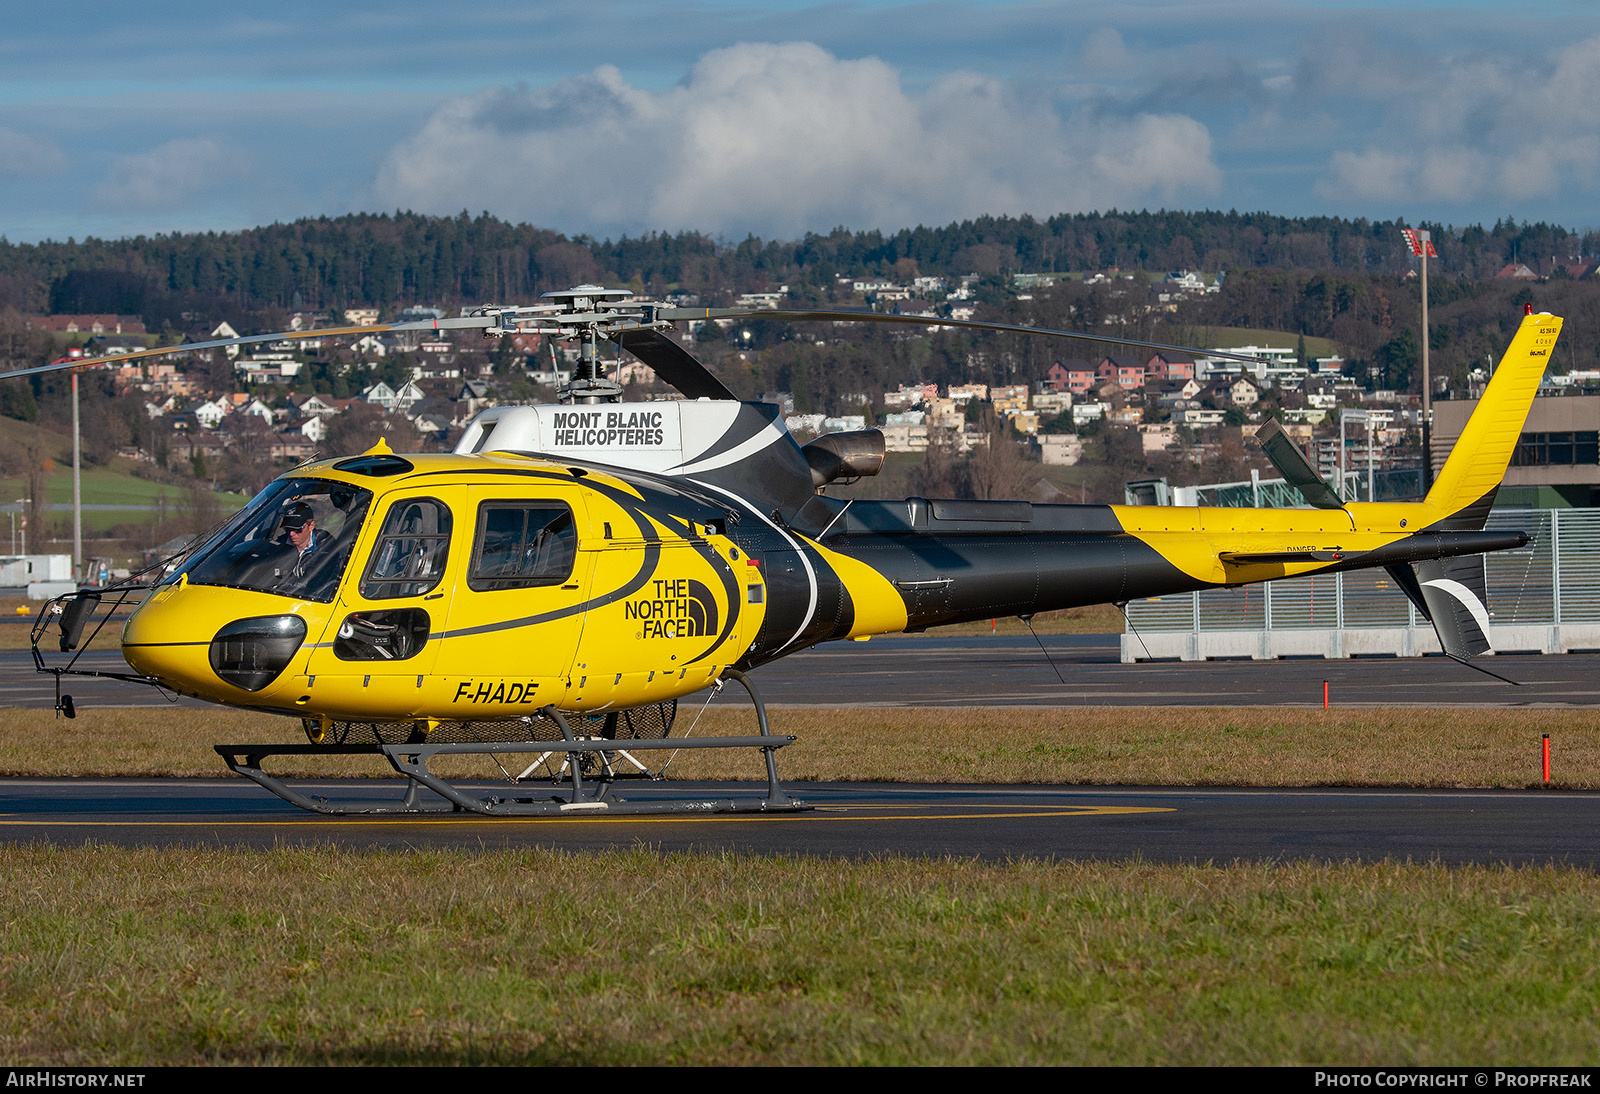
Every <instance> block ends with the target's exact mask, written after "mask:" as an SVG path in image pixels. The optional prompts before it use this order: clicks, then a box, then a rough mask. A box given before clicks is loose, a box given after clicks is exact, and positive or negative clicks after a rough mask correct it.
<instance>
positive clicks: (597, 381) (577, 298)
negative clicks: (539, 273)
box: [541, 285, 633, 404]
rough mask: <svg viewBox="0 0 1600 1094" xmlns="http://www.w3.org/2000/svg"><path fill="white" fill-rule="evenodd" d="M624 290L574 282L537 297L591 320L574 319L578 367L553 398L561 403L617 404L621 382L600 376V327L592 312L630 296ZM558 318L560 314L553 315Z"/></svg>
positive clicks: (619, 400) (620, 392)
mask: <svg viewBox="0 0 1600 1094" xmlns="http://www.w3.org/2000/svg"><path fill="white" fill-rule="evenodd" d="M632 295H633V293H631V292H629V291H628V290H627V289H606V288H602V287H601V286H599V285H578V286H576V287H574V288H571V289H562V290H561V291H559V292H547V293H545V294H544V295H543V296H542V297H541V299H544V300H553V301H555V302H556V303H557V304H558V305H560V306H561V307H562V311H563V312H564V313H568V314H571V315H573V316H574V317H575V318H576V317H577V316H588V317H589V318H590V320H591V321H589V322H583V321H581V320H579V321H576V322H574V323H573V325H574V326H575V327H576V328H577V334H578V368H577V371H576V372H575V373H573V376H572V379H571V380H570V381H568V382H567V383H565V384H563V385H562V386H561V390H560V391H559V392H557V398H559V399H560V400H561V401H562V402H563V403H590V404H592V403H620V402H621V401H622V385H621V384H619V383H617V381H615V380H611V379H607V378H606V377H605V376H602V375H601V369H602V367H603V366H602V365H601V364H600V330H599V325H598V324H597V323H596V322H593V321H592V320H593V318H594V314H593V313H595V312H597V311H600V310H601V309H603V308H605V306H606V305H607V304H609V303H611V302H612V301H616V300H623V299H626V298H627V297H630V296H632ZM557 318H558V319H559V318H560V317H559V316H557Z"/></svg>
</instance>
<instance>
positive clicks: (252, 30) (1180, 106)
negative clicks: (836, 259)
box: [0, 0, 1600, 241]
mask: <svg viewBox="0 0 1600 1094" xmlns="http://www.w3.org/2000/svg"><path fill="white" fill-rule="evenodd" d="M1597 190H1600V9H1597V8H1596V7H1595V6H1594V5H1592V4H1589V3H1558V2H1544V3H1533V4H1528V5H1523V6H1522V7H1521V8H1519V9H1518V11H1517V13H1516V14H1515V15H1512V14H1511V13H1510V9H1509V8H1508V7H1507V6H1505V5H1501V4H1489V3H1480V2H1467V0H1461V2H1456V3H1386V4H1375V3H1365V2H1344V0H1324V2H1319V3H1271V4H1269V3H1260V2H1254V0H1232V2H1229V0H1222V2H1215V3H1201V2H1190V3H1178V2H1164V0H1146V2H1134V3H1120V4H1107V3H1087V2H1076V0H1072V2H1059V3H1006V2H999V0H994V2H977V3H974V2H968V3H960V4H957V3H943V2H932V3H887V2H880V3H820V4H819V3H802V2H797V0H791V2H782V3H769V4H751V3H736V2H731V0H713V2H701V3H689V4H673V5H660V4H652V3H643V2H640V0H600V2H583V3H577V2H572V3H568V2H565V0H556V2H551V3H539V4H526V3H511V2H500V0H488V2H483V3H478V4H475V5H473V6H472V7H471V8H470V10H467V11H465V12H463V10H462V9H460V8H457V7H449V6H445V5H440V4H436V3H424V2H418V0H389V2H386V3H383V4H376V3H371V2H369V0H353V2H348V3H340V4H333V5H330V4H311V3H306V2H303V0H280V2H278V3H276V4H275V5H274V6H273V9H272V11H271V13H270V14H258V13H257V12H255V11H252V10H250V9H244V8H239V9H234V8H233V7H231V6H230V5H227V4H225V3H223V4H218V3H211V4H198V3H191V2H182V0H180V2H174V3H166V4H162V5H156V6H151V7H148V8H144V9H129V8H128V7H127V6H126V5H125V4H111V3H101V2H91V3H78V4H74V5H72V7H71V12H70V15H67V14H61V13H60V10H59V9H57V10H54V11H53V10H52V9H51V8H49V7H47V6H32V5H30V6H28V7H27V8H26V10H22V9H21V8H20V6H19V10H15V11H13V12H10V13H8V25H7V33H6V35H5V36H4V38H3V40H0V235H4V236H5V237H6V238H8V239H11V240H13V241H31V240H38V239H43V238H56V239H64V238H67V237H69V236H70V237H76V238H80V239H81V238H83V237H84V236H88V235H96V236H101V237H118V236H124V235H132V234H138V233H154V232H167V231H190V230H200V229H218V230H226V229H234V228H242V227H249V226H252V225H256V224H262V223H268V222H271V221H275V220H292V219H295V218H297V217H301V216H311V215H319V214H337V213H342V212H347V211H351V210H357V209H365V210H386V209H395V208H409V209H416V210H419V211H424V212H433V213H454V212H458V211H460V210H461V209H463V208H466V209H469V210H471V211H472V212H474V213H476V212H478V211H480V210H484V209H487V210H488V211H490V212H492V213H495V214H497V215H499V216H502V217H506V218H509V219H513V220H526V221H531V222H533V223H536V224H540V225H542V226H545V227H549V228H552V229H555V230H558V231H562V232H567V233H578V232H589V233H593V234H596V235H601V236H613V237H614V236H616V235H619V234H621V233H624V232H627V233H632V234H637V233H639V232H642V231H647V230H650V229H668V230H677V229H684V228H694V229H699V230H703V231H708V232H712V233H714V234H719V235H723V236H726V237H728V238H740V237H742V236H743V235H745V234H746V233H752V232H753V233H755V234H757V235H760V236H763V237H769V238H770V237H792V236H795V235H798V234H800V233H802V232H804V231H807V230H818V231H826V230H827V229H829V228H831V227H833V226H834V225H836V224H845V225H848V226H851V227H858V228H866V227H880V228H898V227H901V226H906V225H912V224H917V223H928V224H942V223H946V222H948V221H950V220H954V219H959V218H964V217H971V216H977V215H981V214H984V213H1011V214H1016V213H1024V212H1026V213H1033V214H1035V215H1038V216H1048V215H1050V214H1053V213H1058V212H1071V211H1084V210H1092V209H1105V208H1111V207H1118V208H1144V207H1151V208H1154V207H1162V206H1164V207H1169V208H1174V207H1176V208H1223V209H1227V208H1239V209H1251V210H1254V209H1263V210H1267V211H1270V212H1276V213H1284V214H1308V213H1333V214H1339V215H1344V216H1369V217H1405V218H1406V219H1408V220H1411V221H1416V220H1418V219H1424V218H1426V219H1430V220H1440V221H1445V222H1453V223H1458V224H1460V223H1468V222H1484V223H1492V222H1493V221H1494V220H1496V219H1497V218H1500V217H1502V216H1508V215H1509V216H1515V217H1516V218H1517V219H1519V220H1525V219H1533V220H1551V221H1556V222H1559V223H1562V224H1566V225H1569V226H1571V227H1576V228H1584V227H1595V226H1600V216H1597V215H1596V214H1595V212H1594V210H1595V209H1596V202H1595V200H1594V199H1595V197H1596V194H1597Z"/></svg>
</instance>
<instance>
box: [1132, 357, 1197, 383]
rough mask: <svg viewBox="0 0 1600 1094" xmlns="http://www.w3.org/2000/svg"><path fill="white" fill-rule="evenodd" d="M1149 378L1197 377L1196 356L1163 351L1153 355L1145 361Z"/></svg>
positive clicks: (1188, 378)
mask: <svg viewBox="0 0 1600 1094" xmlns="http://www.w3.org/2000/svg"><path fill="white" fill-rule="evenodd" d="M1144 368H1145V376H1146V378H1147V379H1148V380H1178V381H1183V380H1192V379H1194V377H1195V364H1194V358H1192V357H1188V356H1183V355H1180V354H1176V353H1170V352H1166V351H1163V352H1161V353H1156V354H1153V355H1151V357H1150V359H1149V360H1148V361H1146V362H1145V363H1144Z"/></svg>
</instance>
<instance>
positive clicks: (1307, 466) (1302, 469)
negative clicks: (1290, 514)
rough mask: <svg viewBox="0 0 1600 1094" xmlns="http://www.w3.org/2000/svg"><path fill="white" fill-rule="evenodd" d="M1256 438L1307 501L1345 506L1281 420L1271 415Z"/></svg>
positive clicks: (1329, 506) (1319, 506) (1327, 506)
mask: <svg viewBox="0 0 1600 1094" xmlns="http://www.w3.org/2000/svg"><path fill="white" fill-rule="evenodd" d="M1256 440H1257V441H1259V442H1260V443H1261V451H1263V452H1265V453H1266V455H1267V459H1269V460H1271V461H1272V466H1273V467H1276V468H1277V469H1278V474H1280V475H1282V476H1283V478H1284V481H1286V482H1287V483H1288V484H1289V485H1290V486H1293V487H1294V488H1295V489H1296V490H1298V491H1300V496H1301V497H1302V498H1305V499H1306V502H1307V504H1309V505H1311V506H1314V507H1315V508H1317V509H1342V508H1344V503H1343V502H1342V501H1340V500H1339V496H1338V495H1337V494H1335V493H1334V492H1333V489H1332V487H1330V486H1329V485H1328V484H1327V483H1326V482H1324V481H1323V480H1322V476H1321V475H1319V474H1317V469H1316V467H1315V465H1313V464H1312V462H1311V461H1310V460H1309V459H1308V458H1307V457H1306V454H1305V453H1304V452H1302V451H1300V446H1299V445H1297V444H1295V443H1294V439H1293V438H1292V437H1290V436H1289V434H1287V433H1285V432H1284V429H1283V426H1281V425H1279V424H1278V419H1276V418H1268V419H1267V420H1266V422H1265V423H1264V424H1263V425H1262V426H1261V427H1260V428H1259V429H1257V430H1256Z"/></svg>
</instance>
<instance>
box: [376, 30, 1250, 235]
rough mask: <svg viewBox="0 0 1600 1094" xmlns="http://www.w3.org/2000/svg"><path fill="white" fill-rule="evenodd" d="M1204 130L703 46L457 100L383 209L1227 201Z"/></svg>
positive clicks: (813, 60) (811, 210) (852, 67)
mask: <svg viewBox="0 0 1600 1094" xmlns="http://www.w3.org/2000/svg"><path fill="white" fill-rule="evenodd" d="M1219 181H1220V172H1219V171H1218V169H1217V167H1216V165H1215V163H1213V162H1212V159H1211V145H1210V136H1209V133H1208V132H1207V130H1206V128H1205V126H1203V125H1201V124H1200V123H1199V122H1197V121H1195V120H1194V119H1192V118H1189V117H1186V116H1183V115H1176V114H1136V115H1132V116H1127V117H1119V118H1108V117H1104V116H1100V115H1096V114H1094V113H1092V112H1090V111H1087V110H1084V111H1080V112H1078V113H1076V114H1074V115H1071V116H1069V117H1066V118H1063V117H1061V116H1060V114H1059V113H1058V112H1057V110H1056V109H1055V106H1054V104H1053V103H1051V102H1049V101H1045V100H1039V99H1033V100H1030V99H1026V98H1024V97H1022V96H1020V95H1019V94H1017V93H1016V92H1015V91H1014V90H1013V89H1012V88H1011V87H1010V86H1009V85H1007V84H1005V83H1002V82H1000V81H998V80H994V79H991V78H988V77H984V76H980V75H977V74H974V73H967V72H962V73H955V74H951V75H947V76H945V77H943V78H941V79H939V80H937V81H935V82H934V83H933V84H932V85H931V86H929V87H928V88H927V89H926V90H925V91H922V92H921V93H916V94H914V93H908V92H907V91H906V90H905V89H904V88H903V87H902V86H901V81H900V75H899V72H898V71H897V70H896V69H895V68H894V67H892V66H890V65H888V64H886V63H885V62H883V61H881V60H878V59H876V58H865V59H861V60H842V59H840V58H837V57H835V56H833V55H832V54H830V53H828V52H826V51H825V50H823V49H821V48H820V47H818V46H816V45H813V44H810V43H804V42H799V43H788V44H781V45H774V44H744V45H737V46H732V47H729V48H727V49H719V50H714V51H712V52H709V53H707V54H705V55H704V56H703V57H702V58H701V59H700V60H699V62H698V63H696V64H695V66H694V68H693V70H692V71H691V72H690V73H689V75H688V77H687V78H686V79H685V80H684V81H683V82H682V83H680V84H678V85H677V86H675V87H671V88H667V89H665V90H662V91H648V90H642V89H640V88H637V87H634V86H632V85H630V84H629V83H628V82H627V81H626V80H625V79H624V78H623V76H622V75H621V73H620V72H618V71H617V70H616V69H615V68H612V67H610V66H602V67H600V68H597V69H596V70H594V71H593V72H592V73H589V74H588V75H586V76H582V77H577V78H573V79H567V80H562V81H559V82H556V83H553V84H549V85H546V86H543V87H537V88H531V89H530V88H528V87H525V86H520V87H517V88H497V89H491V90H486V91H482V92H479V93H477V94H475V95H470V96H463V97H458V98H454V99H451V100H449V101H447V102H446V103H445V104H444V105H443V106H441V107H440V108H439V109H438V110H436V111H435V112H434V114H433V116H432V117H430V118H429V119H428V120H427V121H426V122H425V123H424V124H423V125H422V127H421V128H420V129H419V130H418V131H417V132H416V133H415V134H413V135H412V136H411V137H409V138H407V139H406V140H404V141H402V142H401V143H400V144H398V145H397V146H396V147H395V148H394V149H393V151H392V152H391V153H390V154H389V155H388V157H387V158H386V160H385V161H384V163H383V165H382V167H381V169H380V171H379V174H378V178H377V182H376V194H377V198H378V201H379V202H380V203H381V204H383V205H385V206H391V207H396V206H398V207H406V208H416V209H420V210H425V211H430V212H452V211H456V210H459V209H463V208H466V209H471V210H477V209H485V208H486V209H489V210H491V211H493V212H495V213H498V214H500V215H502V216H510V217H515V218H519V219H527V220H530V221H533V222H535V223H540V224H546V225H550V226H552V227H558V228H561V229H564V230H589V231H596V232H607V233H611V232H617V231H640V230H645V229H650V228H664V229H680V228H696V229H700V230H704V231H710V232H722V233H727V234H730V235H737V234H742V233H744V232H747V231H753V232H757V233H759V234H762V235H768V236H793V235H796V234H799V233H801V232H803V231H806V230H808V229H816V230H826V229H828V228H830V227H832V226H834V225H836V224H847V225H851V226H859V227H866V226H882V227H900V226H902V225H906V224H915V223H918V222H924V223H944V222H947V221H949V220H952V219H957V218H962V217H971V216H978V215H981V214H985V213H996V214H998V213H1022V212H1031V213H1035V214H1041V215H1048V214H1051V213H1056V212H1061V211H1071V210H1078V209H1088V208H1094V207H1106V206H1111V205H1116V206H1119V207H1124V208H1126V207H1134V206H1138V205H1141V204H1144V203H1146V202H1147V201H1148V200H1149V199H1151V198H1152V197H1156V198H1159V199H1160V200H1162V201H1167V202H1170V201H1174V200H1178V199H1179V198H1180V197H1189V198H1200V197H1204V196H1206V195H1209V194H1211V193H1213V192H1215V190H1216V188H1217V186H1218V183H1219Z"/></svg>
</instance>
